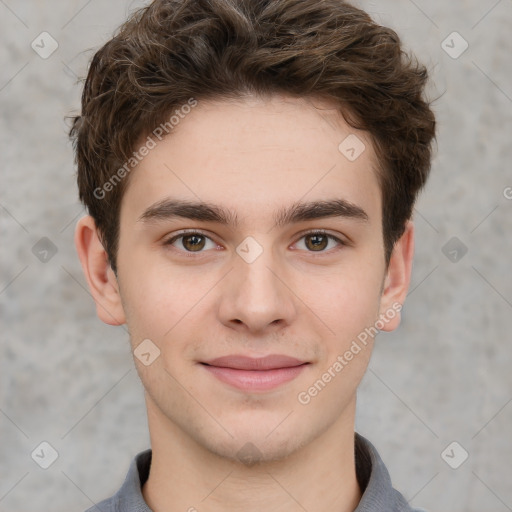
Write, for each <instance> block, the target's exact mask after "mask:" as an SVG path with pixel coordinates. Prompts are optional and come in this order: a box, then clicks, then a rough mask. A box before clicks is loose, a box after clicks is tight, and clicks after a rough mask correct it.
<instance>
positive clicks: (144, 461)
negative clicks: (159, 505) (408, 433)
mask: <svg viewBox="0 0 512 512" xmlns="http://www.w3.org/2000/svg"><path fill="white" fill-rule="evenodd" d="M355 450H356V473H357V479H358V482H359V485H360V487H361V489H364V491H363V496H362V498H361V501H360V502H359V505H358V506H357V508H356V509H355V511H354V512H424V511H423V510H422V509H413V508H411V507H410V506H409V504H408V503H407V501H406V500H405V498H404V497H403V496H402V495H401V494H400V493H399V492H398V491H396V490H395V489H393V486H392V484H391V478H390V477H389V472H388V470H387V469H386V466H385V465H384V462H383V461H382V459H381V458H380V456H379V454H378V452H377V450H376V448H375V447H374V446H373V444H372V443H370V441H368V439H366V438H365V437H363V436H361V435H360V434H358V433H357V432H356V433H355ZM151 453H152V452H151V449H150V448H149V449H147V450H145V451H143V452H140V453H139V454H137V455H136V456H135V457H134V459H133V460H132V462H131V464H130V469H129V470H128V474H127V475H126V479H125V481H124V483H123V485H122V486H121V488H120V489H119V491H117V493H116V494H115V495H114V496H112V497H111V498H108V499H106V500H103V501H101V502H100V503H98V504H97V505H94V506H93V507H91V508H89V509H87V510H86V511H85V512H152V511H151V509H150V508H149V507H148V505H147V503H146V502H145V501H144V497H143V496H142V492H141V487H142V485H143V483H144V482H145V481H146V480H147V478H148V475H149V468H150V465H151Z"/></svg>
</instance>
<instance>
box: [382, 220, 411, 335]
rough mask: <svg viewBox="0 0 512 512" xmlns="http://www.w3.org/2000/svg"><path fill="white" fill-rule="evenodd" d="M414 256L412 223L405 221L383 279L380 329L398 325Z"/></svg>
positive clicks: (383, 329) (392, 327)
mask: <svg viewBox="0 0 512 512" xmlns="http://www.w3.org/2000/svg"><path fill="white" fill-rule="evenodd" d="M413 256H414V224H413V223H412V221H410V220H409V221H407V224H406V226H405V231H404V234H403V235H402V236H401V237H400V239H399V240H398V241H397V242H396V243H395V246H394V248H393V252H392V254H391V258H390V260H389V265H388V269H387V271H386V276H385V279H384V286H383V290H382V296H381V302H380V309H379V313H380V316H379V318H380V319H381V320H382V322H381V323H382V324H384V327H382V328H381V329H380V330H382V331H393V330H394V329H396V328H397V327H398V326H399V325H400V316H401V315H400V311H401V309H402V304H403V303H404V301H405V297H406V295H407V290H408V289H409V283H410V281H411V270H412V260H413Z"/></svg>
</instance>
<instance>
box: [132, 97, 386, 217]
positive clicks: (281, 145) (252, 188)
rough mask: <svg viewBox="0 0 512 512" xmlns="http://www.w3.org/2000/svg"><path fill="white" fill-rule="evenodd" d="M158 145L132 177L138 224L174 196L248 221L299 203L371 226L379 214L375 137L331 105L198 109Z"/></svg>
mask: <svg viewBox="0 0 512 512" xmlns="http://www.w3.org/2000/svg"><path fill="white" fill-rule="evenodd" d="M150 136H151V135H150ZM156 142H157V143H156V145H155V147H154V148H153V149H151V150H150V151H149V152H148V154H147V155H146V156H145V157H144V158H143V159H142V160H141V161H140V163H139V164H138V165H137V166H136V168H135V169H134V170H133V171H132V174H131V176H130V181H129V184H128V187H127V190H126V192H125V197H124V198H123V204H122V215H123V210H124V215H129V217H130V220H131V221H133V220H134V218H135V217H136V216H137V215H140V214H142V212H143V211H144V210H146V209H147V208H148V206H149V205H150V204H153V203H156V202H158V201H161V200H163V199H165V197H168V196H173V197H181V198H183V199H187V200H191V201H195V202H197V201H204V202H211V203H215V204H222V205H224V206H226V207H228V208H230V209H232V210H234V211H237V212H239V213H240V216H241V218H242V219H243V218H244V217H245V216H248V218H251V216H255V215H257V216H259V217H261V216H262V214H263V213H264V210H267V209H268V210H272V211H276V210H277V209H279V207H282V206H283V204H291V203H296V202H298V201H300V200H308V201H311V200H322V199H332V198H339V197H341V198H344V199H345V200H347V201H349V202H352V203H354V204H360V205H361V206H362V207H364V209H365V211H367V212H368V213H369V216H370V217H372V216H375V215H377V216H378V215H379V212H380V204H381V198H380V190H379V185H378V180H377V170H376V168H377V166H376V163H377V162H376V156H375V153H374V150H373V147H372V144H371V140H370V137H369V135H368V134H367V133H365V132H361V131H358V130H355V129H353V128H351V127H350V126H349V125H348V124H347V123H346V122H345V121H344V120H343V118H342V116H341V114H340V113H339V112H338V111H337V109H336V107H335V106H334V105H333V104H330V103H328V102H326V101H322V100H318V99H307V98H306V99H305V98H291V97H287V96H272V97H270V98H265V99H263V98H257V97H247V98H244V99H237V100H236V101H234V100H225V101H199V102H198V104H197V106H195V107H194V108H193V109H191V110H190V112H189V113H188V114H186V115H182V116H181V117H180V119H179V122H178V123H176V124H175V125H174V128H173V130H172V132H171V133H170V135H168V136H167V137H165V138H164V139H163V140H162V141H158V140H156Z"/></svg>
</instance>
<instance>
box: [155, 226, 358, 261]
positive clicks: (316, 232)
mask: <svg viewBox="0 0 512 512" xmlns="http://www.w3.org/2000/svg"><path fill="white" fill-rule="evenodd" d="M190 235H199V236H202V237H205V238H208V239H209V240H211V241H212V242H214V243H216V242H215V241H214V240H212V238H211V237H210V236H208V235H207V234H206V233H203V232H202V231H198V230H185V231H181V232H180V233H178V234H176V235H173V236H172V237H171V238H169V239H168V240H166V241H165V242H164V243H163V244H164V245H165V246H172V244H173V243H174V242H175V241H176V240H179V239H180V238H184V237H185V236H190ZM308 235H323V236H326V237H327V238H328V239H329V240H332V241H334V242H337V243H338V244H339V246H347V245H349V244H348V243H347V242H344V241H343V240H341V239H340V238H338V237H337V236H334V235H331V234H330V233H327V232H326V231H325V230H322V229H317V230H313V231H308V232H306V233H302V234H301V236H300V238H298V239H297V242H298V241H299V240H301V239H302V238H304V237H306V236H308ZM297 242H295V243H297ZM173 249H175V248H173ZM339 249H340V247H338V248H337V249H334V250H335V251H337V250H339ZM175 250H177V251H178V252H180V253H183V254H186V255H187V257H192V258H194V257H195V258H197V257H198V255H201V254H204V252H205V251H187V250H180V249H175ZM332 250H333V249H331V250H330V251H318V252H317V251H307V252H309V253H311V254H312V255H313V256H314V257H315V256H322V255H325V254H328V253H329V252H331V251H332Z"/></svg>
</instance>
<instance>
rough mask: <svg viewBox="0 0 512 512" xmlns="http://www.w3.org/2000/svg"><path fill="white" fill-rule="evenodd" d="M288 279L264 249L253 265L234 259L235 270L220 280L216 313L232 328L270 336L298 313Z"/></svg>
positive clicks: (239, 258) (291, 320)
mask: <svg viewBox="0 0 512 512" xmlns="http://www.w3.org/2000/svg"><path fill="white" fill-rule="evenodd" d="M287 281H290V276H289V275H287V274H286V272H285V271H284V270H283V268H282V266H280V265H278V263H277V261H276V260H274V259H273V256H272V251H271V250H265V251H263V253H262V254H261V255H260V256H259V257H258V258H257V259H256V260H255V261H253V262H251V263H249V262H247V261H245V260H244V259H243V258H242V257H238V255H237V256H236V257H235V262H234V268H233V270H232V271H231V272H229V274H228V275H227V276H226V279H224V280H223V289H222V291H221V294H220V304H219V308H218V314H219V317H220V320H221V322H222V323H223V324H224V325H226V326H229V327H230V328H232V329H236V330H238V331H240V332H244V333H245V334H248V333H254V334H256V333H259V334H262V333H265V332H267V333H271V332H275V331H277V330H280V329H282V328H284V327H286V326H288V325H290V324H291V323H292V322H293V320H294V318H295V316H296V314H297V304H296V300H297V297H296V295H294V293H293V291H292V287H293V285H292V284H291V283H288V282H287Z"/></svg>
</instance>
